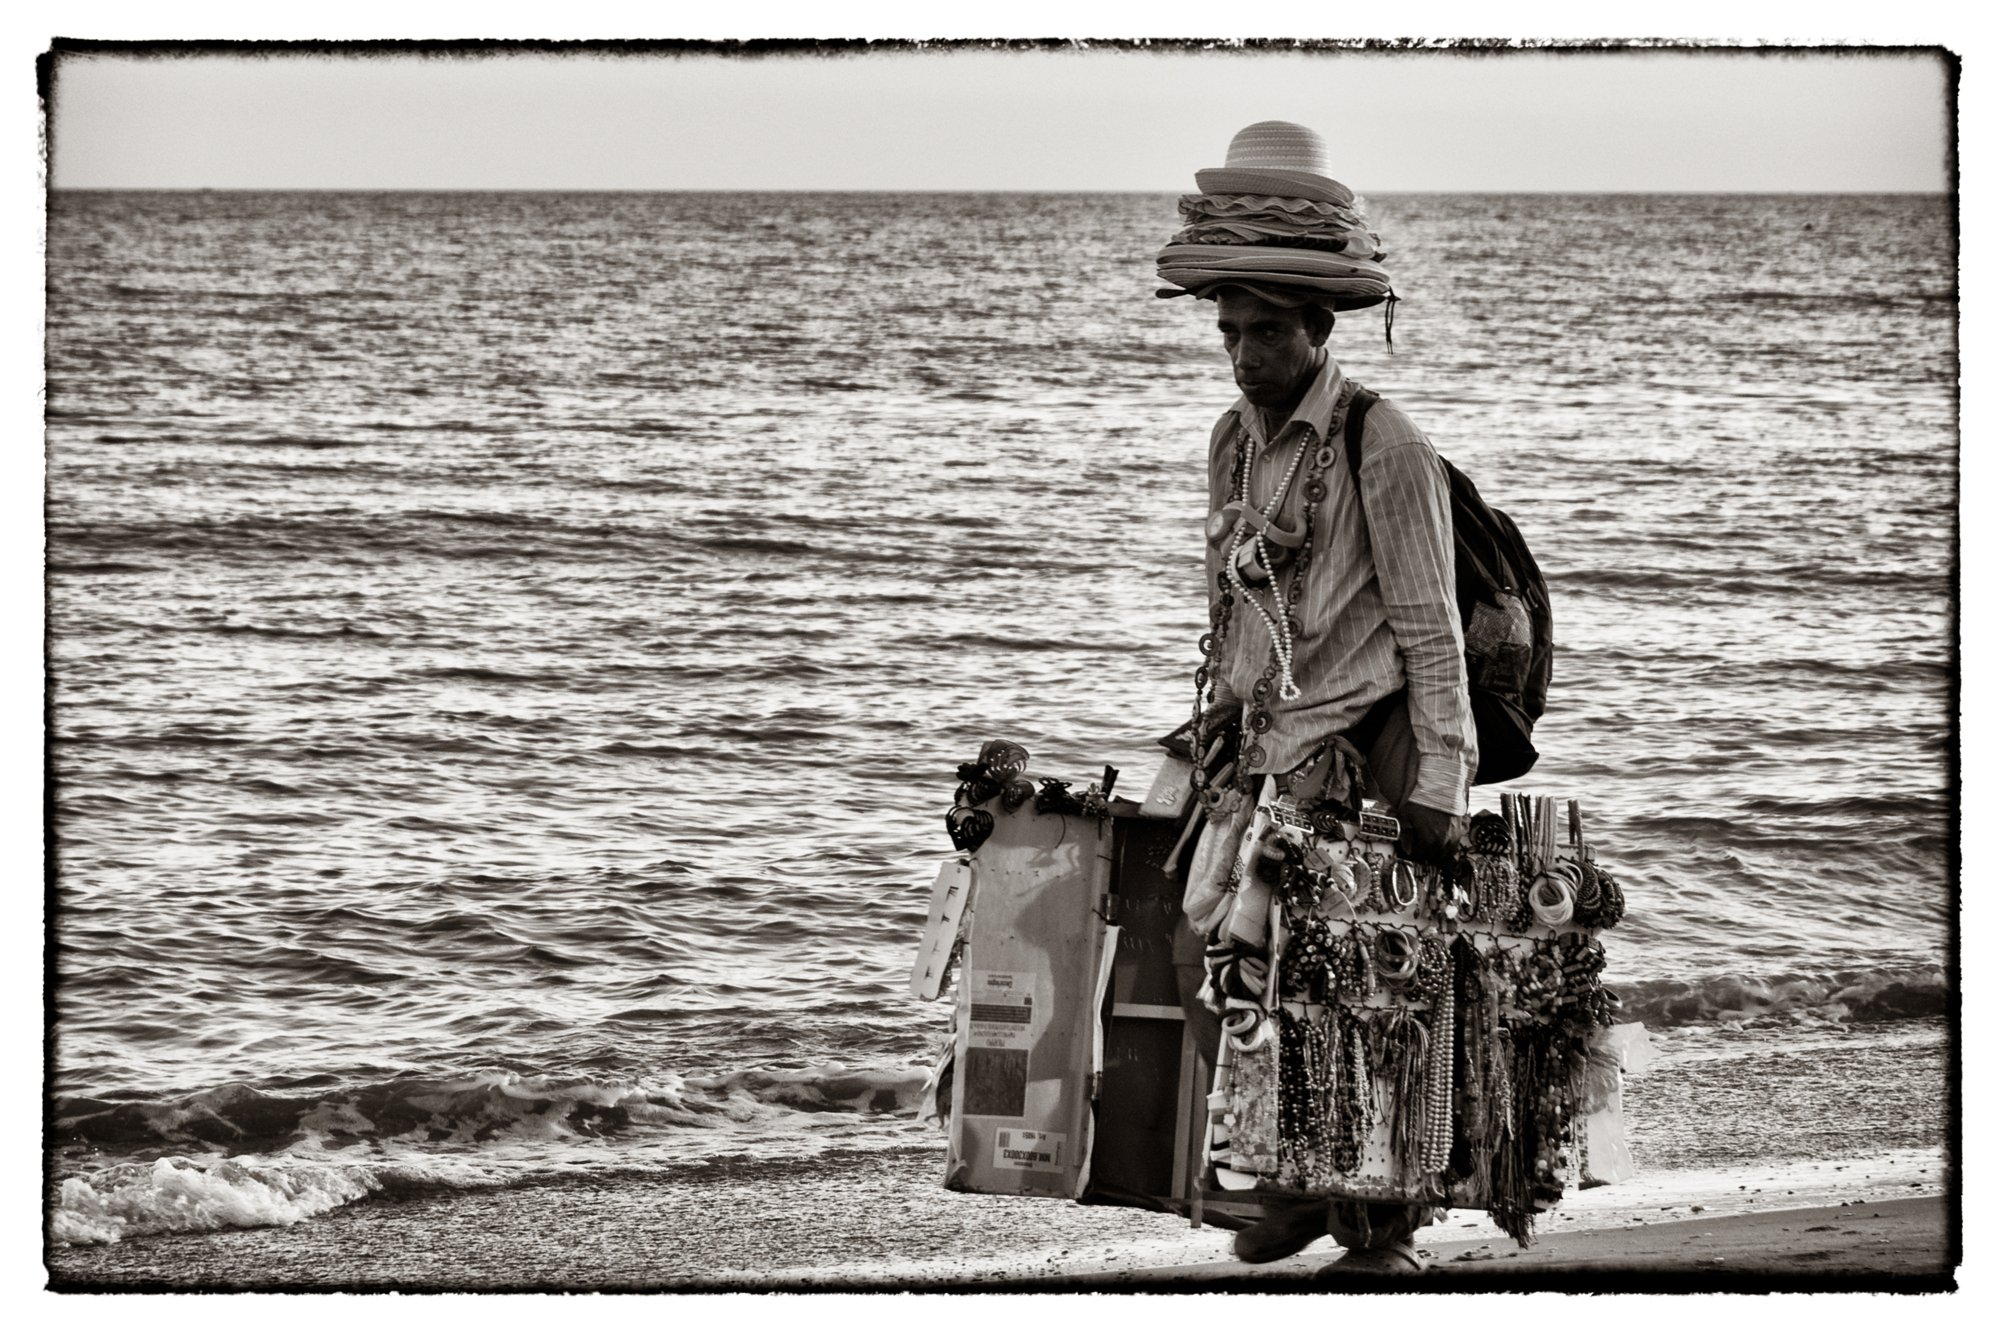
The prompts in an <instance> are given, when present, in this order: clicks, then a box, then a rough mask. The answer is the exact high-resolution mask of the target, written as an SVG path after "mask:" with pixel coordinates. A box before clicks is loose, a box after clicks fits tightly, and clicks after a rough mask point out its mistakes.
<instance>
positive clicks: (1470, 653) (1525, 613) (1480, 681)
mask: <svg viewBox="0 0 2000 1328" xmlns="http://www.w3.org/2000/svg"><path fill="white" fill-rule="evenodd" d="M1380 399H1381V398H1380V397H1378V396H1377V395H1376V394H1375V393H1373V392H1370V391H1369V390H1368V389H1367V388H1365V387H1364V388H1361V389H1359V390H1358V391H1356V392H1355V394H1354V400H1353V401H1352V402H1350V403H1349V405H1348V408H1347V430H1346V437H1347V468H1348V470H1349V471H1351V472H1352V473H1353V475H1354V495H1355V498H1356V500H1357V501H1358V500H1359V499H1360V496H1361V430H1362V426H1363V423H1364V422H1365V421H1366V420H1367V418H1368V410H1369V408H1370V407H1371V406H1373V405H1374V404H1375V403H1376V402H1377V401H1378V400H1380ZM1438 460H1439V461H1440V462H1442V463H1443V464H1444V476H1445V481H1446V483H1447V484H1448V485H1449V486H1450V489H1451V541H1452V546H1453V558H1452V562H1453V571H1454V573H1455V576H1456V579H1457V582H1458V587H1457V589H1458V620H1459V623H1460V625H1461V626H1463V628H1464V629H1465V678H1466V682H1467V683H1469V684H1470V687H1471V696H1472V719H1473V723H1474V724H1475V725H1476V726H1477V728H1478V730H1479V770H1478V772H1477V773H1476V774H1475V775H1474V776H1473V777H1472V782H1473V783H1475V784H1497V783H1499V782H1500V781H1502V780H1506V779H1514V778H1516V777H1517V776H1520V775H1525V774H1527V773H1528V771H1529V770H1531V769H1533V768H1534V764H1535V761H1536V759H1537V758H1538V757H1539V756H1540V755H1541V753H1540V752H1538V751H1536V750H1535V744H1534V740H1533V736H1532V735H1533V733H1534V728H1535V721H1536V720H1538V719H1540V718H1541V717H1542V708H1543V707H1544V706H1545V705H1546V704H1547V703H1548V699H1549V672H1550V666H1551V664H1552V663H1553V661H1554V656H1555V621H1554V619H1553V618H1552V617H1551V616H1550V614H1549V584H1548V582H1547V581H1545V580H1543V579H1542V569H1541V568H1540V567H1539V566H1537V565H1536V563H1535V555H1534V554H1532V553H1530V552H1529V551H1528V542H1527V541H1526V540H1524V539H1522V538H1521V532H1520V529H1519V528H1518V527H1516V526H1515V525H1514V523H1513V521H1512V520H1511V519H1510V518H1509V517H1508V516H1507V514H1506V513H1505V512H1502V511H1500V510H1499V509H1498V508H1495V507H1488V506H1487V505H1486V503H1485V501H1484V500H1483V499H1482V498H1480V496H1479V490H1478V489H1476V488H1474V487H1473V484H1472V481H1471V480H1469V479H1467V478H1466V477H1465V475H1464V474H1463V473H1462V472H1461V471H1460V470H1459V469H1458V467H1456V466H1454V465H1452V464H1451V462H1449V461H1445V459H1444V458H1443V457H1439V458H1438Z"/></svg>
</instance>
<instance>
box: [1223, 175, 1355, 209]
mask: <svg viewBox="0 0 2000 1328" xmlns="http://www.w3.org/2000/svg"><path fill="white" fill-rule="evenodd" d="M1194 182H1195V187H1196V188H1198V189H1200V190H1201V192H1203V193H1204V194H1270V195H1272V196H1274V197H1277V198H1309V199H1311V200H1312V201H1313V202H1315V203H1337V204H1339V205H1341V206H1342V207H1350V206H1352V205H1353V203H1354V191H1353V190H1352V189H1349V188H1348V187H1347V186H1346V185H1344V184H1342V183H1341V182H1340V181H1338V180H1335V179H1332V178H1330V177H1328V176H1325V175H1314V174H1313V173H1312V172H1310V171H1274V170H1260V169H1255V168H1246V167H1241V166H1236V167H1231V166H1216V167H1211V168H1210V169H1208V170H1205V171H1196V172H1195V173H1194Z"/></svg>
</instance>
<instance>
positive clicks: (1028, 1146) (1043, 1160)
mask: <svg viewBox="0 0 2000 1328" xmlns="http://www.w3.org/2000/svg"><path fill="white" fill-rule="evenodd" d="M1068 1139H1069V1136H1068V1135H1066V1134H1050V1133H1049V1132H1048V1131H1047V1130H1001V1131H999V1132H998V1133H996V1134H995V1135H994V1136H993V1169H994V1170H995V1171H1061V1170H1062V1169H1063V1165H1062V1155H1063V1144H1064V1143H1065V1142H1066V1141H1067V1140H1068Z"/></svg>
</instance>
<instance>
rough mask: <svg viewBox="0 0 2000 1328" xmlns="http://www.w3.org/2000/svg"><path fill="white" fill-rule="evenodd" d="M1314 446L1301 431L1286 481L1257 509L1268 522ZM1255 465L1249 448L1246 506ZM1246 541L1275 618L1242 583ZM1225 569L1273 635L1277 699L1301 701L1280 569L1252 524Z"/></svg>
mask: <svg viewBox="0 0 2000 1328" xmlns="http://www.w3.org/2000/svg"><path fill="white" fill-rule="evenodd" d="M1311 445H1312V430H1310V429H1301V430H1300V431H1299V448H1298V451H1296V452H1294V453H1292V464H1291V465H1290V466H1288V467H1286V469H1285V477H1284V478H1283V479H1282V480H1279V481H1278V487H1277V488H1276V489H1275V490H1273V491H1272V494H1271V501H1270V502H1268V503H1266V504H1265V505H1264V506H1263V507H1261V508H1259V509H1258V510H1259V511H1260V512H1262V513H1263V516H1264V520H1265V521H1267V522H1269V521H1274V520H1275V519H1276V518H1277V515H1278V509H1279V508H1280V507H1281V506H1283V505H1284V501H1285V494H1286V492H1287V491H1289V490H1290V489H1291V487H1292V481H1293V480H1294V479H1295V478H1297V476H1298V473H1299V467H1300V466H1301V465H1303V464H1305V459H1306V449H1307V448H1308V447H1310V446H1311ZM1255 462H1256V450H1255V449H1254V448H1249V447H1246V448H1244V449H1243V501H1245V502H1249V501H1250V470H1251V467H1252V465H1254V464H1255ZM1245 539H1249V540H1251V541H1252V542H1253V543H1254V545H1255V550H1256V551H1255V553H1254V554H1253V555H1252V556H1254V557H1255V558H1256V559H1257V561H1258V562H1259V563H1260V564H1262V566H1263V568H1264V570H1265V571H1266V572H1268V573H1269V574H1270V581H1271V603H1272V606H1273V607H1274V608H1275V609H1276V614H1275V616H1274V615H1273V614H1271V613H1266V612H1265V611H1264V605H1263V604H1262V602H1260V601H1259V600H1258V599H1257V597H1256V596H1255V595H1254V594H1252V593H1251V590H1250V587H1249V585H1248V584H1246V583H1245V582H1244V580H1243V573H1242V572H1241V571H1239V570H1238V569H1237V566H1236V553H1237V550H1239V549H1241V548H1242V547H1243V541H1244V540H1245ZM1223 566H1224V567H1225V569H1226V570H1227V572H1228V575H1229V580H1230V583H1231V584H1232V585H1234V586H1235V587H1236V590H1237V593H1239V594H1241V595H1242V596H1243V600H1244V602H1245V603H1246V604H1248V605H1249V606H1250V607H1251V608H1253V609H1255V610H1256V611H1257V616H1258V617H1259V618H1261V619H1262V620H1263V622H1264V630H1265V631H1267V632H1269V633H1270V634H1271V648H1272V649H1273V650H1274V651H1276V652H1277V655H1278V695H1279V696H1280V697H1281V698H1283V699H1284V700H1287V701H1296V700H1298V699H1299V687H1298V684H1297V683H1296V682H1294V681H1292V623H1291V615H1290V614H1289V613H1286V612H1285V605H1284V601H1283V600H1282V599H1280V598H1279V596H1278V573H1277V569H1276V568H1274V567H1272V566H1271V550H1270V546H1269V545H1268V544H1267V543H1266V542H1265V540H1264V533H1263V532H1262V531H1258V532H1257V533H1256V534H1254V535H1253V534H1251V533H1250V523H1249V522H1247V521H1242V520H1238V521H1237V523H1236V537H1235V538H1234V539H1232V540H1231V541H1230V542H1229V553H1228V555H1227V556H1226V557H1225V558H1224V559H1223ZM1293 575H1294V576H1296V575H1298V573H1297V572H1294V573H1293Z"/></svg>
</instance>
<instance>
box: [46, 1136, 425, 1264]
mask: <svg viewBox="0 0 2000 1328" xmlns="http://www.w3.org/2000/svg"><path fill="white" fill-rule="evenodd" d="M441 1180H442V1177H441V1175H440V1173H438V1172H436V1171H434V1170H432V1169H430V1168H428V1167H424V1166H422V1165H416V1164H411V1163H403V1162H397V1163H379V1164H370V1163H346V1164H324V1163H322V1164H313V1163H303V1164H302V1163H299V1162H297V1161H294V1160H292V1159H283V1160H271V1161H267V1162H255V1161H242V1160H237V1159H233V1158H232V1159H226V1160H223V1161H206V1162H204V1161H197V1160H194V1159H190V1158H185V1157H163V1158H159V1159H157V1160H154V1161H150V1162H121V1163H118V1164H115V1165H113V1166H109V1167H104V1168H102V1169H99V1170H96V1171H92V1172H90V1173H88V1174H87V1175H81V1176H71V1177H69V1178H67V1179H66V1180H64V1181H63V1182H62V1185H61V1187H60V1189H59V1192H58V1197H57V1201H56V1205H55V1208H54V1210H53V1211H52V1212H51V1213H50V1214H49V1236H50V1237H51V1239H53V1240H55V1241H58V1242H60V1243H62V1244H66V1245H106V1244H112V1243H114V1242H117V1241H120V1240H123V1239H125V1238H126V1237H128V1236H155V1235H165V1234H170V1233H180V1232H190V1231H220V1230H222V1229H224V1228H226V1227H272V1226H291V1225H292V1224H293V1223H296V1222H301V1221H304V1220H305V1219H306V1218H309V1217H317V1216H319V1215H320V1214H322V1213H327V1212H331V1211H332V1210H334V1209H336V1208H340V1207H342V1206H344V1205H346V1204H350V1203H353V1202H354V1201H355V1200H357V1199H365V1198H367V1197H368V1196H369V1195H372V1194H378V1193H382V1192H385V1191H392V1192H393V1191H413V1190H420V1189H422V1188H425V1187H427V1186H430V1185H434V1184H437V1183H439V1182H440V1181H441Z"/></svg>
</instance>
